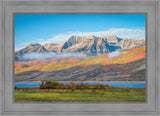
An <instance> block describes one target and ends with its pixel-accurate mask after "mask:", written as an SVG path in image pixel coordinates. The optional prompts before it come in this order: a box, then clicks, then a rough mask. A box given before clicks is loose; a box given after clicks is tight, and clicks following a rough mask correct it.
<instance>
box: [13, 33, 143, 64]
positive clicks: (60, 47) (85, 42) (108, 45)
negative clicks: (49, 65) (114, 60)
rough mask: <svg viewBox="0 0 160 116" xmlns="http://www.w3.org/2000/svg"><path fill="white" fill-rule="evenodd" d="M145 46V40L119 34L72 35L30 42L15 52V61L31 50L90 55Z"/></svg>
mask: <svg viewBox="0 0 160 116" xmlns="http://www.w3.org/2000/svg"><path fill="white" fill-rule="evenodd" d="M141 47H145V40H135V39H127V38H123V39H122V38H118V37H117V36H114V35H112V36H94V35H84V36H77V35H72V36H71V37H69V38H68V39H67V40H66V41H65V42H62V43H59V44H55V43H47V44H45V45H41V44H29V45H27V46H25V47H24V48H22V49H21V50H19V51H16V52H15V61H21V60H22V59H23V58H22V56H23V55H24V54H29V53H31V52H35V53H47V52H55V53H57V54H63V53H82V54H85V55H88V56H96V55H99V54H106V53H110V52H113V51H116V50H117V49H121V50H129V49H133V48H141Z"/></svg>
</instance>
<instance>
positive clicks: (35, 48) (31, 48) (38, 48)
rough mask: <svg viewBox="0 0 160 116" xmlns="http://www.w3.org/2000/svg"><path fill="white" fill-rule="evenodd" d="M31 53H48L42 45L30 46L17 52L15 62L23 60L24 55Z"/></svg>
mask: <svg viewBox="0 0 160 116" xmlns="http://www.w3.org/2000/svg"><path fill="white" fill-rule="evenodd" d="M31 52H36V53H40V52H44V53H46V52H48V51H47V50H46V49H45V48H44V46H42V45H40V44H28V45H27V46H26V47H24V48H23V49H21V50H19V51H17V52H16V53H15V61H18V60H21V59H22V56H23V55H24V54H29V53H31Z"/></svg>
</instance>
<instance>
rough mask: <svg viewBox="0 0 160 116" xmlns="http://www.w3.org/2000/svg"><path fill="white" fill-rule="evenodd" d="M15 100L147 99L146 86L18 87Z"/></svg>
mask: <svg viewBox="0 0 160 116" xmlns="http://www.w3.org/2000/svg"><path fill="white" fill-rule="evenodd" d="M15 101H16V102H18V101H23V102H28V101H44V102H45V101H143V102H144V101H145V88H113V89H104V90H95V89H92V90H74V91H72V90H69V89H67V90H62V89H39V88H16V89H15Z"/></svg>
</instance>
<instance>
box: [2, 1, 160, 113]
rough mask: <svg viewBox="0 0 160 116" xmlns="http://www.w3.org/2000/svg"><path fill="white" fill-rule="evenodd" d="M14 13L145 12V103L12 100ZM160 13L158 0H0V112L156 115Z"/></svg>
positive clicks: (157, 110)
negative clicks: (23, 101)
mask: <svg viewBox="0 0 160 116" xmlns="http://www.w3.org/2000/svg"><path fill="white" fill-rule="evenodd" d="M15 13H35V14H41V13H43V14H45V13H49V14H50V13H51V14H55V13H56V14H57V13H61V14H63V13H65V14H67V13H77V14H79V13H81V14H86V13H88V14H90V13H92V14H93V13H95V14H99V13H100V14H103V13H104V14H107V13H110V14H112V13H114V14H115V13H116V14H123V13H125V14H126V13H127V14H133V13H135V14H140V13H143V14H146V16H147V22H146V40H147V41H146V46H147V49H146V53H147V77H146V78H147V79H146V80H147V83H146V85H147V87H146V93H147V94H146V97H147V99H146V102H143V103H141V102H132V103H130V102H94V103H93V102H51V103H40V102H38V103H35V102H33V103H32V102H29V103H15V102H14V99H13V98H14V97H13V96H14V90H13V89H14V86H13V80H14V78H13V77H14V67H13V66H14V64H13V60H14V57H13V56H14V21H13V18H14V17H13V16H14V14H15ZM159 13H160V12H159V0H82V1H80V0H0V26H1V28H0V29H1V30H0V54H1V55H0V56H1V57H0V64H1V67H0V79H1V81H0V86H1V87H0V90H1V91H0V94H1V100H0V103H1V105H0V107H1V108H0V110H1V114H0V115H5V116H7V115H15V116H22V115H27V116H35V115H54V116H55V115H74V116H76V115H85V116H87V115H96V116H100V115H107V116H114V115H116V116H117V115H118V116H130V115H131V116H133V115H148V116H159V115H160V113H159V111H160V107H159V106H160V102H159V96H160V95H159V94H160V92H159V84H160V79H159V73H160V70H159V68H158V67H159V48H160V47H159V45H160V41H159V37H160V36H159V35H160V34H159V28H160V22H159V18H160V15H159ZM137 20H138V19H137Z"/></svg>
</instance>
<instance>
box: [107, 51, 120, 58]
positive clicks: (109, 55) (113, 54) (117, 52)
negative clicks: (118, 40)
mask: <svg viewBox="0 0 160 116" xmlns="http://www.w3.org/2000/svg"><path fill="white" fill-rule="evenodd" d="M119 54H120V49H117V50H116V51H114V52H111V53H109V54H108V57H109V58H114V57H116V56H119Z"/></svg>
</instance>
